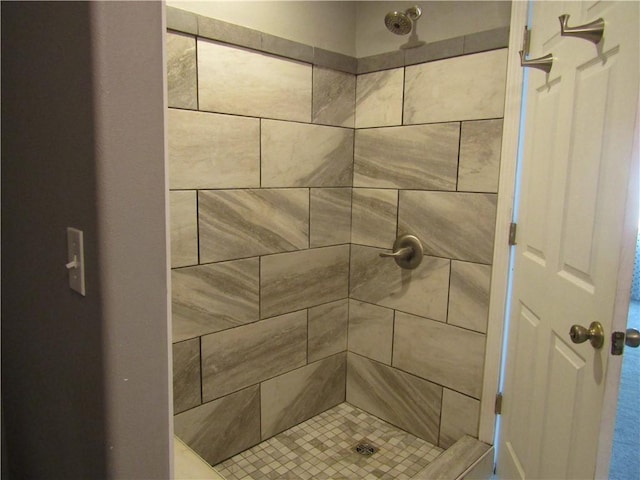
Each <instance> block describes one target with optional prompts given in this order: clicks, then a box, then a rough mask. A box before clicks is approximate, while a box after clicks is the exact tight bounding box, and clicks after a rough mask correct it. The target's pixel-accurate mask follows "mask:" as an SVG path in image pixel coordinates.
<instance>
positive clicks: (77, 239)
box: [65, 227, 85, 296]
mask: <svg viewBox="0 0 640 480" xmlns="http://www.w3.org/2000/svg"><path fill="white" fill-rule="evenodd" d="M65 267H67V270H68V271H69V287H70V288H71V289H72V290H75V291H76V292H78V293H79V294H80V295H83V296H84V295H85V290H84V241H83V236H82V230H78V229H77V228H71V227H67V263H66V264H65Z"/></svg>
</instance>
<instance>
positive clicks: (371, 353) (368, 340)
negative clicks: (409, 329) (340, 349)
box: [348, 300, 393, 365]
mask: <svg viewBox="0 0 640 480" xmlns="http://www.w3.org/2000/svg"><path fill="white" fill-rule="evenodd" d="M392 346H393V310H391V309H389V308H384V307H379V306H377V305H372V304H370V303H364V302H359V301H357V300H349V347H348V348H349V351H350V352H353V353H357V354H358V355H362V356H365V357H368V358H371V359H373V360H377V361H378V362H381V363H385V364H387V365H391V350H392Z"/></svg>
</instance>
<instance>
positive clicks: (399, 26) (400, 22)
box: [384, 12, 411, 35]
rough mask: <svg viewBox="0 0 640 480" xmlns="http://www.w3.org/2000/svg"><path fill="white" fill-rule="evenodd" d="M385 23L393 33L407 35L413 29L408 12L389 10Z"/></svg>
mask: <svg viewBox="0 0 640 480" xmlns="http://www.w3.org/2000/svg"><path fill="white" fill-rule="evenodd" d="M384 24H385V25H386V26H387V28H388V29H389V31H390V32H391V33H395V34H396V35H406V34H407V33H409V32H410V31H411V20H410V19H409V17H408V16H407V14H406V13H403V12H389V13H387V15H386V16H385V17H384Z"/></svg>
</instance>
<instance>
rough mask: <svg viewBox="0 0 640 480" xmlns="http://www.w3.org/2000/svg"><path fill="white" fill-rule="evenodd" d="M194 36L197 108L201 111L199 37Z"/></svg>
mask: <svg viewBox="0 0 640 480" xmlns="http://www.w3.org/2000/svg"><path fill="white" fill-rule="evenodd" d="M193 38H194V43H195V44H196V110H197V111H200V66H199V64H198V39H197V38H196V37H193Z"/></svg>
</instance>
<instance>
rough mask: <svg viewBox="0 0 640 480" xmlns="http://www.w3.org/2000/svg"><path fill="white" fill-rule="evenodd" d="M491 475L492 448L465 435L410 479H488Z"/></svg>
mask: <svg viewBox="0 0 640 480" xmlns="http://www.w3.org/2000/svg"><path fill="white" fill-rule="evenodd" d="M492 473H493V447H492V446H491V445H487V444H486V443H483V442H481V441H480V440H477V439H475V438H473V437H470V436H469V435H465V436H464V437H462V438H461V439H460V440H458V441H457V442H456V443H454V444H453V445H452V446H451V447H449V448H448V449H446V450H445V451H444V452H442V453H441V454H440V455H439V456H438V457H437V458H436V459H435V460H434V461H433V462H431V463H430V464H429V465H427V466H426V467H425V468H423V469H422V470H421V471H419V472H418V473H417V474H416V475H414V476H413V477H412V479H413V480H425V479H429V480H452V479H455V480H462V479H464V478H467V476H469V475H470V474H473V478H487V479H488V478H489V477H490V476H491V474H492Z"/></svg>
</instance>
